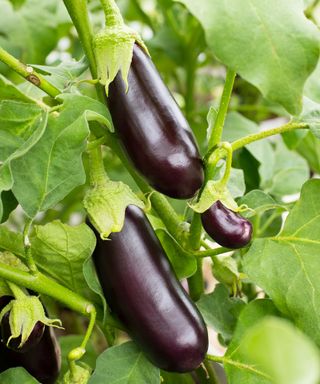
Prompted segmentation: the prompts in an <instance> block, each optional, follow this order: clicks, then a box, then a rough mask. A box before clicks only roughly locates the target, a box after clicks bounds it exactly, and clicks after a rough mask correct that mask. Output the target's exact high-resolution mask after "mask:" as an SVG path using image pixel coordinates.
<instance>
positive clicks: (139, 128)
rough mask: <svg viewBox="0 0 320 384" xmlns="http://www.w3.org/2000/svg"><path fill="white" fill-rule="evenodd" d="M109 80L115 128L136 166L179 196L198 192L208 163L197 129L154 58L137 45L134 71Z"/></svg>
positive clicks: (165, 190) (154, 182)
mask: <svg viewBox="0 0 320 384" xmlns="http://www.w3.org/2000/svg"><path fill="white" fill-rule="evenodd" d="M128 83H129V89H128V92H126V85H125V83H124V81H123V80H122V77H121V74H120V73H118V75H117V77H116V78H115V80H114V81H113V82H112V83H111V84H110V86H109V97H108V107H109V110H110V113H111V116H112V121H113V124H114V127H115V130H116V132H117V134H118V136H119V138H120V140H121V143H122V145H123V147H124V149H125V151H126V152H127V154H128V157H129V158H130V160H131V161H132V162H133V164H134V166H135V168H136V169H137V170H138V172H140V174H141V175H142V176H144V177H145V179H146V180H147V182H148V183H149V184H150V185H151V186H152V187H154V188H155V189H156V190H157V191H159V192H162V193H164V194H165V195H168V196H170V197H173V198H177V199H187V198H191V197H192V196H194V194H195V193H196V192H197V191H198V190H199V189H200V187H201V185H202V183H203V168H202V161H201V158H200V154H199V151H198V148H197V144H196V142H195V139H194V136H193V133H192V131H191V129H190V127H189V125H188V122H187V121H186V119H185V117H184V116H183V114H182V112H181V110H180V109H179V107H178V105H177V104H176V102H175V100H174V99H173V97H172V95H171V94H170V92H169V90H168V88H167V87H166V86H165V84H164V83H163V81H162V79H161V77H160V75H159V73H158V71H157V69H156V68H155V66H154V65H153V63H152V61H151V59H150V58H149V57H148V56H147V55H146V54H145V52H143V50H142V49H141V48H140V47H139V46H138V45H135V46H134V49H133V58H132V63H131V68H130V71H129V77H128Z"/></svg>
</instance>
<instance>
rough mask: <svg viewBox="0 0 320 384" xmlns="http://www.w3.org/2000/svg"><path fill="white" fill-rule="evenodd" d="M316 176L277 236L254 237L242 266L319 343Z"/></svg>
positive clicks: (319, 227) (319, 223)
mask: <svg viewBox="0 0 320 384" xmlns="http://www.w3.org/2000/svg"><path fill="white" fill-rule="evenodd" d="M319 194H320V180H311V181H308V182H307V183H306V184H305V185H304V186H303V188H302V192H301V198H300V200H299V201H298V202H297V203H296V205H295V206H294V208H293V210H292V211H291V213H290V214H289V216H288V218H287V220H286V223H285V225H284V228H283V231H282V232H281V233H280V235H279V236H276V237H270V238H265V239H257V240H255V241H254V242H253V244H252V246H251V248H250V250H249V252H248V253H247V254H246V255H245V257H244V260H243V265H244V270H245V272H246V273H247V274H248V276H249V277H250V279H251V280H252V281H254V282H255V283H256V284H257V285H258V286H260V287H261V288H263V289H264V290H265V291H266V292H267V294H268V295H269V296H270V297H271V298H272V299H273V300H274V303H275V304H276V306H277V307H278V309H279V310H280V311H282V312H283V313H284V314H286V315H287V316H289V317H291V318H292V319H293V321H294V322H295V323H296V324H297V326H298V327H299V328H301V329H302V330H303V331H305V332H306V333H307V334H309V335H310V336H311V337H312V338H313V339H314V340H315V342H316V343H317V344H318V345H320V328H319V319H320V280H319V274H318V270H319V254H320V241H319V238H320V220H319V217H320V199H319Z"/></svg>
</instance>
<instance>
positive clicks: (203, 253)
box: [192, 247, 232, 259]
mask: <svg viewBox="0 0 320 384" xmlns="http://www.w3.org/2000/svg"><path fill="white" fill-rule="evenodd" d="M231 251H232V249H229V248H224V247H219V248H208V249H206V250H205V251H193V252H192V255H193V256H194V257H197V258H202V259H203V258H205V257H212V256H217V255H221V254H223V253H227V252H231Z"/></svg>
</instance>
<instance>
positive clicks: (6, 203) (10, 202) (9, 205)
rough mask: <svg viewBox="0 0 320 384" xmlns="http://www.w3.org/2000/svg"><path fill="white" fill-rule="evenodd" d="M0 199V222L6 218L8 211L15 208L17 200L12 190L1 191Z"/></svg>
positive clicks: (8, 214)
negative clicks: (0, 205)
mask: <svg viewBox="0 0 320 384" xmlns="http://www.w3.org/2000/svg"><path fill="white" fill-rule="evenodd" d="M1 200H2V205H3V212H2V218H1V219H0V224H1V223H4V222H5V221H7V220H8V218H9V216H10V213H11V212H12V211H13V210H15V209H16V207H17V205H18V201H17V199H16V198H15V197H14V194H13V193H12V191H4V192H2V194H1ZM0 204H1V203H0Z"/></svg>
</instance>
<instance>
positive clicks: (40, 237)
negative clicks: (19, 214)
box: [0, 221, 96, 297]
mask: <svg viewBox="0 0 320 384" xmlns="http://www.w3.org/2000/svg"><path fill="white" fill-rule="evenodd" d="M31 244H32V254H33V257H34V259H35V262H36V264H37V265H38V266H39V268H40V269H42V270H43V271H44V272H46V274H47V275H50V276H51V277H53V278H54V279H55V280H56V281H58V282H60V283H61V284H62V285H64V286H66V287H68V288H69V289H71V290H72V291H74V292H78V293H79V294H81V295H84V296H85V297H88V286H87V284H86V281H85V279H84V276H83V263H84V262H85V260H86V259H87V258H88V257H89V256H90V255H91V254H92V252H93V250H94V248H95V244H96V239H95V236H94V234H93V233H92V231H91V230H90V229H89V228H88V226H87V225H86V224H80V225H78V226H76V227H71V226H69V225H67V224H63V223H61V222H60V221H53V222H51V223H49V224H46V225H44V226H35V234H34V236H33V237H32V238H31ZM0 246H1V245H0ZM89 297H90V296H89Z"/></svg>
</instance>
